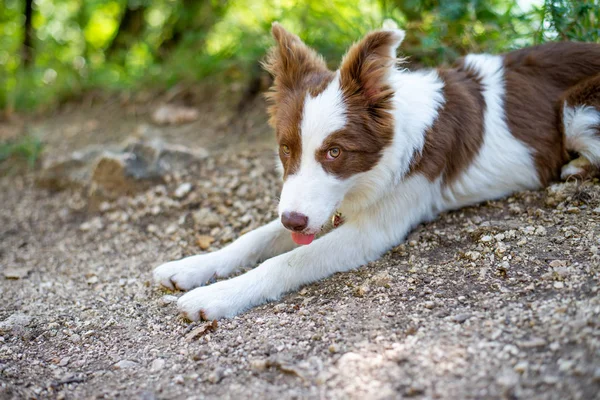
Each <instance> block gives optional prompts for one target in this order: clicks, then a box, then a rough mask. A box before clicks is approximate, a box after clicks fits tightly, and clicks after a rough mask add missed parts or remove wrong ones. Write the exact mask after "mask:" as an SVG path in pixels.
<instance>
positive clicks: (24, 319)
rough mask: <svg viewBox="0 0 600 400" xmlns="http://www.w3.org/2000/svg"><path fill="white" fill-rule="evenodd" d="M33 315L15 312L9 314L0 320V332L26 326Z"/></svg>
mask: <svg viewBox="0 0 600 400" xmlns="http://www.w3.org/2000/svg"><path fill="white" fill-rule="evenodd" d="M32 320H33V317H30V316H29V315H25V314H21V313H15V314H12V315H10V316H9V317H8V318H6V319H5V320H4V321H0V332H10V331H17V330H20V329H23V328H25V327H26V326H28V325H29V324H30V323H31V321H32Z"/></svg>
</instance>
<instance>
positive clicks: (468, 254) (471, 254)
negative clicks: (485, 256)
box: [465, 251, 481, 261]
mask: <svg viewBox="0 0 600 400" xmlns="http://www.w3.org/2000/svg"><path fill="white" fill-rule="evenodd" d="M465 256H466V257H467V258H468V259H469V260H471V261H477V260H479V257H481V253H480V252H478V251H467V252H466V253H465Z"/></svg>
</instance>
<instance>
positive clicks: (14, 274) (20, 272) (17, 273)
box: [2, 267, 31, 279]
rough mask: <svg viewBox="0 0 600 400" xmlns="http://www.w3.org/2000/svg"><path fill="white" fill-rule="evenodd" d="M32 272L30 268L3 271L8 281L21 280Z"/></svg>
mask: <svg viewBox="0 0 600 400" xmlns="http://www.w3.org/2000/svg"><path fill="white" fill-rule="evenodd" d="M29 272H31V268H28V267H17V268H6V269H5V270H4V271H2V274H3V275H4V277H5V278H6V279H21V278H25V277H26V276H27V275H29Z"/></svg>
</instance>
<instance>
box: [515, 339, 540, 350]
mask: <svg viewBox="0 0 600 400" xmlns="http://www.w3.org/2000/svg"><path fill="white" fill-rule="evenodd" d="M546 344H547V342H546V341H545V340H544V339H542V338H531V339H529V340H523V341H519V342H517V346H519V347H521V348H523V349H532V348H535V347H543V346H545V345H546Z"/></svg>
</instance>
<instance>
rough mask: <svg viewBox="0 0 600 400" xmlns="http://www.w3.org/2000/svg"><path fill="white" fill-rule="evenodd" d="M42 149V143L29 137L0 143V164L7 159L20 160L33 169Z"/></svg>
mask: <svg viewBox="0 0 600 400" xmlns="http://www.w3.org/2000/svg"><path fill="white" fill-rule="evenodd" d="M42 147H43V146H42V142H41V141H40V140H39V139H38V138H36V137H33V136H29V135H27V136H24V137H22V138H20V139H19V140H17V141H10V142H4V143H0V163H1V162H2V161H4V160H7V159H9V158H20V159H23V160H25V161H27V164H28V165H29V167H30V168H33V167H34V166H35V163H36V162H37V160H38V159H39V156H40V154H41V152H42Z"/></svg>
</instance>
